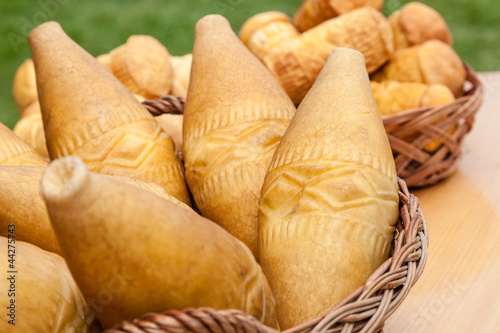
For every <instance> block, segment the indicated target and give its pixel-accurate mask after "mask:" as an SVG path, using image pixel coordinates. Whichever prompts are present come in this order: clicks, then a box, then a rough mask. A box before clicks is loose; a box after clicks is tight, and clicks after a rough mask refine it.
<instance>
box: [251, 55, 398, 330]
mask: <svg viewBox="0 0 500 333" xmlns="http://www.w3.org/2000/svg"><path fill="white" fill-rule="evenodd" d="M396 181H397V178H396V171H395V165H394V160H393V157H392V153H391V148H390V146H389V142H388V140H387V136H386V134H385V130H384V126H383V124H382V121H381V119H380V114H379V111H378V109H377V104H376V102H375V98H374V97H373V93H372V91H371V87H370V82H369V80H368V75H367V72H366V69H365V63H364V58H363V55H362V54H361V53H359V52H356V51H354V50H351V49H346V48H337V49H335V50H334V51H333V52H332V54H331V55H330V57H329V59H328V61H327V63H326V65H325V67H324V68H323V70H322V71H321V73H320V75H319V76H318V78H317V80H316V82H315V84H314V86H313V87H312V88H311V90H310V91H309V93H308V94H307V96H306V97H305V98H304V100H303V101H302V103H301V105H300V107H299V108H298V110H297V112H296V114H295V116H294V118H293V119H292V121H291V123H290V126H289V127H288V129H287V131H286V132H285V134H284V136H283V139H282V140H281V142H280V144H279V145H278V148H277V149H276V152H275V154H274V156H273V160H272V162H271V165H270V167H269V172H268V174H267V175H266V179H265V182H264V185H263V187H262V197H261V203H260V210H259V233H260V238H259V245H260V249H259V250H260V252H259V253H260V264H261V265H262V269H263V270H264V273H265V274H266V276H267V278H268V280H269V283H270V285H271V289H272V290H273V293H274V295H275V298H276V309H277V312H278V321H279V323H280V327H281V329H287V328H290V327H292V326H295V325H298V324H300V323H304V322H306V321H307V320H309V319H313V318H315V317H317V316H320V315H323V314H325V313H326V312H327V311H328V310H329V309H330V308H331V307H332V306H333V305H334V304H336V303H337V302H338V301H340V300H342V299H343V298H344V297H345V296H347V295H348V294H349V293H350V292H352V291H354V290H355V289H356V288H358V287H360V286H362V285H363V284H364V283H365V282H366V279H367V278H368V276H369V275H370V274H371V273H372V272H373V271H374V270H375V269H376V268H378V267H379V266H380V265H381V264H382V263H383V262H384V261H385V260H386V259H387V257H388V256H389V251H390V248H391V243H392V240H393V237H394V225H395V223H396V221H397V218H398V194H397V183H396Z"/></svg>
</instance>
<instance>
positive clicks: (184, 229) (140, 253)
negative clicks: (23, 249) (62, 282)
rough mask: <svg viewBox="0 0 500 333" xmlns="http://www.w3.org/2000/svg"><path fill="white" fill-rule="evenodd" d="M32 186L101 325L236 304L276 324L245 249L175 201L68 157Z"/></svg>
mask: <svg viewBox="0 0 500 333" xmlns="http://www.w3.org/2000/svg"><path fill="white" fill-rule="evenodd" d="M40 190H41V193H42V196H43V197H44V199H45V201H46V204H47V208H48V211H49V215H50V219H51V221H52V224H53V226H54V230H55V231H56V234H57V238H58V240H59V243H60V244H61V248H62V250H63V255H64V258H65V259H66V261H67V262H68V266H69V268H70V270H71V272H72V273H73V276H74V277H75V279H76V282H77V284H78V285H79V286H80V289H81V290H82V292H83V294H84V295H85V296H86V297H87V298H88V299H92V300H96V302H94V303H93V302H89V303H90V304H91V306H93V308H94V310H95V312H96V315H97V318H98V319H99V320H100V322H101V323H102V324H103V326H104V327H105V328H108V327H110V326H112V325H114V324H116V323H118V322H120V321H121V320H132V319H134V318H136V317H139V316H141V315H143V314H144V313H146V312H150V311H152V312H160V311H164V310H167V309H183V308H187V307H201V306H208V307H213V308H219V309H221V308H222V309H224V308H231V309H233V308H234V309H240V310H243V311H245V312H247V313H248V314H250V315H253V316H255V317H256V318H257V319H259V320H261V321H262V322H263V323H264V324H266V325H270V326H273V327H275V326H276V313H275V309H274V301H273V297H272V294H271V291H270V288H269V285H268V283H267V281H266V278H265V277H264V274H263V273H262V270H261V268H260V267H259V265H258V264H257V263H256V261H255V259H254V258H253V256H252V253H251V252H250V251H249V250H248V248H247V247H246V246H244V245H243V243H241V242H240V241H238V240H237V239H236V238H234V237H233V236H231V235H230V234H229V233H227V232H226V231H225V230H223V229H222V228H221V227H219V226H218V225H216V224H215V223H212V222H211V221H208V220H206V219H205V218H203V217H201V216H199V215H198V214H196V213H195V212H194V211H193V210H191V209H190V208H189V207H187V206H186V205H184V204H182V203H180V202H179V201H178V200H175V199H174V198H171V199H169V200H167V199H163V198H160V197H158V196H156V195H153V194H151V193H147V192H145V191H138V190H137V189H136V188H133V187H131V186H130V185H128V184H125V183H123V182H119V181H117V180H113V179H112V178H111V177H105V176H104V175H99V174H96V173H92V172H89V171H88V169H87V168H86V167H85V165H84V164H83V163H82V162H81V161H80V160H79V159H77V158H76V157H72V156H70V157H66V158H63V159H59V160H57V161H54V162H52V163H51V164H50V165H49V166H48V167H47V169H46V172H45V174H44V176H43V178H42V181H41V186H40ZM103 290H104V291H103ZM104 293H105V295H104ZM99 299H101V300H103V301H101V302H99Z"/></svg>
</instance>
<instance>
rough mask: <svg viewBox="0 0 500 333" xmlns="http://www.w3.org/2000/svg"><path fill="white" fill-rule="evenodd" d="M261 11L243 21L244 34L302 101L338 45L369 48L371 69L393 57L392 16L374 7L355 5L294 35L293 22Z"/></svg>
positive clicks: (295, 98)
mask: <svg viewBox="0 0 500 333" xmlns="http://www.w3.org/2000/svg"><path fill="white" fill-rule="evenodd" d="M259 15H260V16H259ZM259 15H257V16H256V17H252V18H250V19H249V21H250V23H248V21H247V23H245V24H244V25H243V27H242V31H241V32H240V36H242V37H244V38H242V40H243V41H244V42H245V45H247V47H248V48H249V49H250V50H251V51H252V53H254V54H255V55H256V56H257V57H258V58H259V59H260V60H261V61H262V62H263V63H264V64H265V65H266V67H267V68H268V69H269V70H270V71H271V72H272V73H273V74H274V76H275V77H276V78H277V79H278V81H279V83H280V84H281V86H282V87H283V88H284V89H285V91H286V92H287V94H288V96H290V98H291V99H292V101H293V102H294V103H295V104H296V105H298V104H299V103H300V101H301V100H302V98H303V97H304V96H305V94H306V93H307V91H308V90H309V89H310V88H311V86H312V84H313V83H314V80H315V79H316V77H317V76H318V73H319V72H320V70H321V68H322V67H323V65H324V64H325V62H326V59H327V58H328V54H329V53H330V52H331V51H332V50H333V49H334V48H335V47H339V46H343V47H349V48H352V49H355V50H357V51H360V52H361V53H363V54H364V55H365V57H366V69H367V70H368V72H369V73H372V72H374V71H376V70H377V69H378V68H379V67H380V66H382V65H383V64H384V63H385V62H387V60H389V57H390V56H391V54H392V53H393V50H394V45H393V35H392V30H391V26H390V24H389V21H388V20H387V19H386V18H385V17H384V16H383V15H382V14H381V13H380V12H379V11H377V10H375V9H373V8H372V7H363V8H360V9H356V10H353V11H351V12H349V13H346V14H344V15H341V16H339V17H337V18H334V19H330V20H328V21H325V22H323V23H322V24H320V25H318V26H316V27H314V28H313V29H311V30H308V31H306V32H304V33H302V34H299V35H298V36H292V37H288V36H289V35H291V29H292V28H291V27H292V25H291V23H289V22H288V23H285V22H283V21H282V18H278V17H277V15H274V17H275V19H274V20H271V19H270V20H267V21H266V20H262V19H261V17H262V14H259ZM254 20H257V21H258V22H257V23H258V24H254V23H253V22H252V21H254ZM266 22H267V23H266ZM278 23H279V27H280V29H279V30H278V29H276V26H278ZM268 26H270V27H269V28H268ZM280 31H284V36H283V37H280V36H279V35H278V33H279V32H280Z"/></svg>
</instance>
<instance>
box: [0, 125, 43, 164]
mask: <svg viewBox="0 0 500 333" xmlns="http://www.w3.org/2000/svg"><path fill="white" fill-rule="evenodd" d="M0 143H1V145H0V165H35V166H42V165H46V164H47V162H45V161H44V160H43V158H42V157H41V156H40V155H38V154H37V153H36V152H35V151H34V150H33V148H31V147H30V146H28V144H26V142H24V141H23V140H22V139H21V138H19V137H18V136H17V135H16V134H15V133H14V132H12V131H11V130H10V129H9V128H8V127H7V126H5V125H4V124H2V123H0Z"/></svg>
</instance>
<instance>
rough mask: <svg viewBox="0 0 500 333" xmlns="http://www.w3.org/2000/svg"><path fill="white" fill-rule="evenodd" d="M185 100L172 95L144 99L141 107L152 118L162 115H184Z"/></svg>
mask: <svg viewBox="0 0 500 333" xmlns="http://www.w3.org/2000/svg"><path fill="white" fill-rule="evenodd" d="M185 103H186V100H185V99H184V98H182V97H175V96H172V95H165V96H162V97H160V98H156V99H146V100H144V101H143V102H142V105H144V106H145V107H146V109H147V110H148V111H149V112H150V113H151V114H152V115H153V116H161V115H162V114H165V113H168V114H184V105H185Z"/></svg>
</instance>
